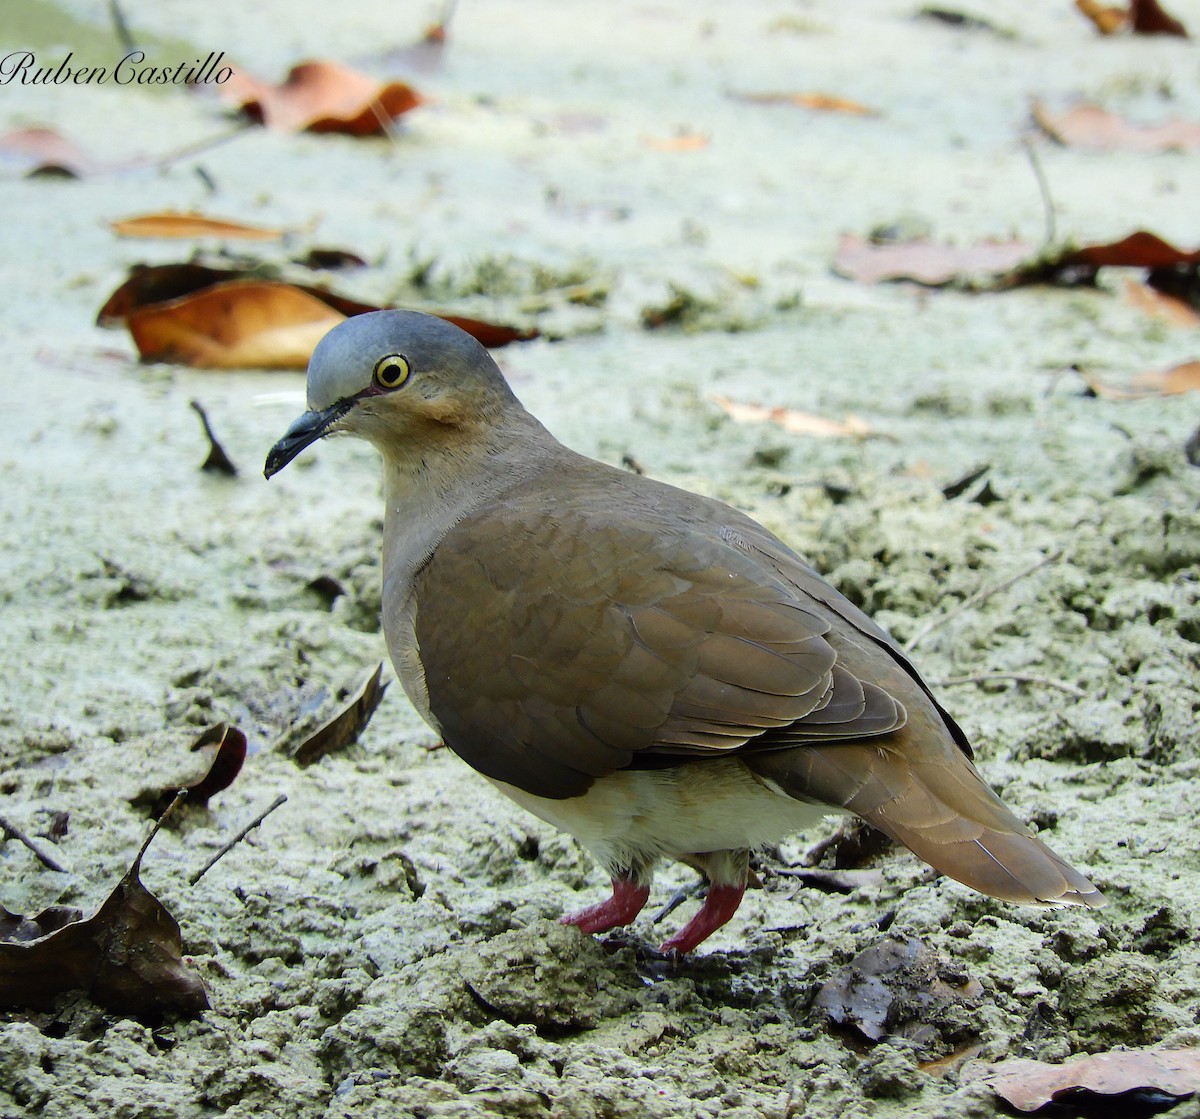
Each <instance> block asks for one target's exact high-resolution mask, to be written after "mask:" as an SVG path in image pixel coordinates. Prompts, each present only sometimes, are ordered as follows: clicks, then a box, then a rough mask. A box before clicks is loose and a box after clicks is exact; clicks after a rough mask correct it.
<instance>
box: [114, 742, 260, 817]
mask: <svg viewBox="0 0 1200 1119" xmlns="http://www.w3.org/2000/svg"><path fill="white" fill-rule="evenodd" d="M209 746H215V747H216V749H215V750H213V754H212V757H211V758H210V759H209V763H208V768H207V769H206V770H205V771H204V773H203V774H202V775H201V776H200V777H198V778H197V779H196V780H195V781H193V782H191V783H190V784H187V785H182V787H183V788H184V789H186V790H187V799H186V801H185V803H186V804H198V805H201V806H203V805H205V804H207V803H208V801H209V798H211V797H214V796H216V794H217V793H219V792H221V791H222V790H223V789H227V788H229V786H230V785H232V784H233V780H234V778H235V777H237V775H238V774H239V773H240V772H241V770H242V763H243V762H245V760H246V736H245V735H244V734H243V733H242V732H241V731H240V730H238V728H237V727H231V726H230V725H229V724H228V723H217V724H216V725H215V726H211V727H209V728H208V729H207V730H205V731H204V732H203V733H202V734H201V735H200V736H199V737H198V738H197V739H196V741H195V742H193V743H192V745H191V749H192V751H196V750H203V749H206V748H207V747H209ZM180 788H181V784H174V785H169V786H167V787H166V788H162V789H145V790H143V791H142V792H140V793H138V794H137V795H136V796H134V797H132V798H131V799H130V804H133V805H134V806H136V807H146V808H149V809H150V814H151V815H152V816H155V817H160V816H162V815H163V813H164V812H166V810H167V809H168V808H169V807H170V806H171V802H172V801H173V800H174V799H175V797H176V796H177V795H178V793H179V790H180Z"/></svg>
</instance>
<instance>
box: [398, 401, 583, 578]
mask: <svg viewBox="0 0 1200 1119" xmlns="http://www.w3.org/2000/svg"><path fill="white" fill-rule="evenodd" d="M381 450H382V453H383V469H384V484H383V489H384V501H385V503H386V512H385V514H384V542H385V543H384V557H383V559H384V582H385V592H386V591H388V590H389V589H390V590H391V592H392V593H399V594H401V595H403V594H406V593H407V590H406V588H407V585H408V584H409V583H411V580H412V578H413V576H414V575H415V574H416V572H417V571H418V570H420V568H421V566H422V565H423V564H424V563H425V561H426V560H427V559H428V558H429V556H430V555H432V554H433V550H434V549H435V548H436V547H437V546H438V544H439V543H441V541H442V539H443V538H444V537H445V535H446V534H447V533H448V532H449V531H450V530H451V529H452V528H453V527H454V526H455V525H456V524H457V523H458V522H459V521H461V520H462V519H463V518H465V517H467V516H469V515H470V514H471V513H472V512H474V511H475V510H477V509H480V508H483V507H484V506H486V505H488V504H489V503H491V502H494V501H495V500H497V499H498V498H499V497H500V496H501V495H502V494H504V493H506V492H507V491H509V490H511V489H512V488H513V487H515V486H518V485H520V484H521V483H522V482H525V481H527V480H528V479H530V478H531V477H533V476H534V475H536V474H539V473H542V472H544V471H546V470H552V469H554V468H555V464H556V463H557V462H558V461H559V460H560V459H566V458H570V457H572V454H573V452H571V451H569V450H568V449H567V448H566V447H564V446H563V445H562V444H561V443H559V442H558V440H556V439H555V438H554V436H552V435H551V434H550V433H549V432H548V431H547V430H546V429H545V428H544V427H543V426H542V425H541V424H540V423H539V422H538V421H537V420H536V419H535V418H534V417H533V416H531V415H530V414H529V413H528V412H526V411H525V410H524V409H523V408H519V407H518V408H515V409H512V410H508V411H506V412H505V414H504V415H503V416H501V417H496V418H493V419H491V420H490V422H489V423H488V424H486V425H485V426H484V427H483V428H482V429H481V430H480V432H479V433H478V434H476V435H472V436H471V437H466V438H460V439H445V438H442V439H437V440H431V441H430V442H429V443H428V444H427V445H424V446H422V447H420V448H416V447H411V446H410V447H406V448H397V449H396V450H394V451H389V449H384V448H381ZM389 585H390V586H389Z"/></svg>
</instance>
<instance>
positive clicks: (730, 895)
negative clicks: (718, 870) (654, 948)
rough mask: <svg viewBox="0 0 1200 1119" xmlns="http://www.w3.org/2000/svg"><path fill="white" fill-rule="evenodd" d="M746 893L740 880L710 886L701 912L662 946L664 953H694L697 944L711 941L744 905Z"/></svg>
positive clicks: (661, 949)
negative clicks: (743, 895)
mask: <svg viewBox="0 0 1200 1119" xmlns="http://www.w3.org/2000/svg"><path fill="white" fill-rule="evenodd" d="M745 892H746V883H745V882H744V881H742V882H737V883H734V884H732V885H730V884H728V883H727V884H725V885H721V886H717V885H710V886H709V887H708V895H707V897H705V899H704V904H703V905H702V906H701V907H700V912H699V913H697V914H696V916H695V917H693V918H692V919H691V920H690V921H689V922H688V923H687V924H686V925H684V927H683V928H682V929H680V930H679V932H677V933H676V934H675V935H674V936H673V937H671V939H670V940H668V941H667V942H666V943H665V944H663V945H662V947H660V948H659V951H660V952H678V953H680V954H682V953H684V952H690V951H691V950H692V949H693V948H695V947H696V945H697V944H700V943H701V942H703V941H705V940H707V939H708V938H709V937H710V936H712V934H713V933H715V932H716V931H717V929H719V928H720V927H721V926H722V925H723V924H725V922H726V921H728V920H729V918H730V917H732V916H733V915H734V914H735V913H736V912H737V908H738V906H739V905H741V904H742V894H744V893H745Z"/></svg>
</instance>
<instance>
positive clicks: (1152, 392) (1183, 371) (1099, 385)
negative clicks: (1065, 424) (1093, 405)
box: [1079, 361, 1200, 400]
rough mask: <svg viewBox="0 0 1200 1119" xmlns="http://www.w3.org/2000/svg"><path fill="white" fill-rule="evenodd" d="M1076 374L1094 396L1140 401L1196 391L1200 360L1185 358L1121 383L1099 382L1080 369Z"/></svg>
mask: <svg viewBox="0 0 1200 1119" xmlns="http://www.w3.org/2000/svg"><path fill="white" fill-rule="evenodd" d="M1079 375H1080V376H1081V377H1082V378H1083V380H1084V383H1085V384H1086V385H1087V387H1088V388H1089V389H1090V390H1091V391H1092V392H1093V393H1094V394H1095V395H1096V396H1102V397H1105V398H1106V399H1108V400H1144V399H1146V398H1147V397H1154V396H1179V395H1181V394H1182V393H1185V392H1198V391H1200V361H1185V362H1181V363H1180V364H1178V365H1173V366H1171V367H1170V368H1169V369H1160V370H1148V371H1146V372H1144V373H1138V374H1137V375H1136V376H1134V377H1132V378H1130V380H1129V382H1128V383H1127V384H1124V385H1117V384H1112V383H1111V382H1108V381H1102V380H1101V379H1100V378H1098V377H1097V376H1095V374H1093V373H1089V372H1087V371H1086V370H1083V369H1080V370H1079Z"/></svg>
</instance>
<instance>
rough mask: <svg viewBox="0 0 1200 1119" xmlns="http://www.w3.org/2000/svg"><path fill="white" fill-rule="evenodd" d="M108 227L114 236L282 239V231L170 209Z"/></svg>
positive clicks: (120, 220)
mask: <svg viewBox="0 0 1200 1119" xmlns="http://www.w3.org/2000/svg"><path fill="white" fill-rule="evenodd" d="M109 226H110V227H111V229H112V231H113V232H114V233H115V234H116V235H117V236H118V237H222V238H225V239H227V240H233V239H240V240H244V241H276V240H278V239H279V238H280V237H282V236H283V230H282V229H268V228H267V227H265V226H261V225H245V224H243V223H242V222H235V221H224V220H222V219H220V218H210V217H206V216H205V215H204V214H196V213H176V212H174V211H171V210H164V211H162V212H160V213H155V214H138V215H136V216H135V217H131V218H121V219H119V220H117V221H113V222H109Z"/></svg>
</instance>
